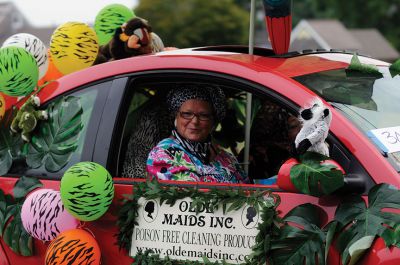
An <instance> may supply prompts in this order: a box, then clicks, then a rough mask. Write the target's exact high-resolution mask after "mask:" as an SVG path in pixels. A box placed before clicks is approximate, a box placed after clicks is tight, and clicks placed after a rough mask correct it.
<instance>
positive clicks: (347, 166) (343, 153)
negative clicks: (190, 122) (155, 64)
mask: <svg viewBox="0 0 400 265" xmlns="http://www.w3.org/2000/svg"><path fill="white" fill-rule="evenodd" d="M154 80H158V81H159V80H162V81H163V82H176V80H179V82H202V81H204V82H208V83H213V84H219V85H224V86H232V87H235V88H237V89H239V90H242V91H244V92H250V93H252V94H253V95H257V96H259V97H268V98H269V99H271V100H272V101H274V102H277V103H278V104H280V105H281V106H282V107H285V108H286V109H287V110H288V111H289V112H292V113H298V110H299V109H300V106H298V105H297V104H296V103H295V102H292V101H291V100H290V99H288V98H286V97H285V96H284V95H282V94H279V93H278V92H276V91H275V90H274V89H273V88H271V87H266V86H263V85H261V84H258V83H255V82H252V81H249V80H246V79H244V78H239V77H236V76H231V75H227V74H220V73H214V72H207V71H199V70H188V69H184V70H179V69H170V70H151V71H144V72H140V73H135V74H133V75H130V76H129V80H128V81H127V82H125V87H124V91H123V92H122V91H118V93H121V94H120V98H121V101H119V106H120V107H119V110H118V111H117V112H116V113H115V116H113V117H109V118H107V119H108V120H112V119H114V120H115V122H114V123H113V125H114V126H113V128H114V129H113V132H112V135H113V136H114V137H113V138H112V139H111V138H110V144H109V153H108V154H104V157H103V158H102V159H103V161H107V162H106V163H107V168H108V169H109V170H110V172H111V174H112V175H113V176H114V177H116V178H118V179H117V180H116V183H118V182H119V181H121V183H126V181H124V180H131V179H129V178H121V176H117V172H118V173H119V172H121V171H122V170H121V169H119V168H118V165H121V163H120V161H119V159H121V157H123V156H124V154H120V150H121V144H122V133H123V130H124V123H125V120H126V118H127V116H126V115H127V109H128V108H129V103H130V101H131V98H132V96H133V93H134V92H135V86H136V85H137V84H138V83H144V82H154ZM115 104H117V103H116V102H115ZM105 113H106V115H110V113H108V112H107V111H106V112H105ZM327 141H328V142H329V143H331V144H332V145H333V146H334V148H335V149H334V153H333V155H332V159H334V160H337V161H338V162H339V163H340V164H341V165H342V164H343V168H344V170H345V171H346V173H348V174H349V176H350V178H353V179H355V181H358V182H359V181H361V182H363V183H364V184H365V188H364V189H361V188H359V190H357V192H366V191H368V190H369V188H370V187H372V186H373V185H374V180H373V178H372V177H371V176H370V175H369V173H368V172H367V171H366V169H365V168H364V167H363V166H362V165H361V163H360V162H359V161H358V160H357V158H356V157H355V156H354V155H353V154H351V152H350V151H349V150H348V149H347V148H346V147H345V146H344V145H343V144H342V143H341V142H340V140H339V139H337V138H336V137H335V135H334V134H333V133H332V131H329V135H328V138H327ZM105 156H107V158H106V157H105ZM118 170H119V171H118ZM132 180H134V179H132ZM351 181H352V179H350V181H349V183H350V182H351ZM128 182H129V181H128ZM266 187H268V186H267V185H266ZM349 188H350V191H351V186H349ZM343 190H345V191H346V192H347V191H348V189H346V186H345V187H344V188H343Z"/></svg>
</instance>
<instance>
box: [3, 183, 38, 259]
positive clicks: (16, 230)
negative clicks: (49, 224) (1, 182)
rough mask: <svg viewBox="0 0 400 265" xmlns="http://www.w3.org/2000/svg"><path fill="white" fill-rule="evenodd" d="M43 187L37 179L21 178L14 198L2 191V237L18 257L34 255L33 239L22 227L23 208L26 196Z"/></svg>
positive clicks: (16, 184)
mask: <svg viewBox="0 0 400 265" xmlns="http://www.w3.org/2000/svg"><path fill="white" fill-rule="evenodd" d="M41 186H42V183H41V182H40V181H39V180H38V179H36V178H28V177H21V178H20V179H19V180H18V181H17V182H16V183H15V186H14V188H13V193H14V197H13V196H11V195H10V194H4V191H3V190H1V189H0V236H1V237H2V238H3V240H4V242H5V243H6V244H7V245H8V246H9V247H10V248H11V250H12V251H14V252H15V253H16V254H18V255H22V256H32V255H33V246H32V241H33V238H32V236H31V235H30V234H28V232H26V230H25V229H24V227H23V225H22V220H21V208H22V204H23V202H24V200H25V196H26V195H27V194H28V193H29V192H30V191H32V190H34V189H36V188H38V187H41Z"/></svg>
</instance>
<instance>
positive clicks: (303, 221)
mask: <svg viewBox="0 0 400 265" xmlns="http://www.w3.org/2000/svg"><path fill="white" fill-rule="evenodd" d="M320 212H321V209H320V208H319V207H318V206H316V205H313V204H302V205H299V206H297V207H296V208H293V209H292V210H291V211H290V212H289V213H288V214H286V216H285V217H284V218H283V221H284V222H285V225H284V226H283V227H282V228H281V229H280V231H279V233H278V235H277V237H276V238H274V239H272V242H271V254H272V260H273V264H282V265H285V264H303V263H304V264H319V265H323V264H325V248H324V244H325V241H326V234H325V232H324V231H323V230H322V228H321V225H322V224H321V218H320ZM293 224H296V225H293Z"/></svg>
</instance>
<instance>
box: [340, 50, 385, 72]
mask: <svg viewBox="0 0 400 265" xmlns="http://www.w3.org/2000/svg"><path fill="white" fill-rule="evenodd" d="M358 72H361V73H367V74H371V75H376V76H379V77H383V75H382V73H381V72H379V69H378V67H376V66H375V65H373V64H364V63H361V62H360V59H358V56H357V55H356V54H354V55H353V57H352V58H351V61H350V65H349V66H348V67H347V69H346V74H347V75H355V74H357V73H358Z"/></svg>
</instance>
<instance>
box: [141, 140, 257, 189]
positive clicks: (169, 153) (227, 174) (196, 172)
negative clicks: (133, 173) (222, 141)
mask: <svg viewBox="0 0 400 265" xmlns="http://www.w3.org/2000/svg"><path fill="white" fill-rule="evenodd" d="M147 172H148V173H149V174H150V175H151V176H154V177H157V178H158V179H161V180H181V181H204V182H228V183H248V182H249V180H248V178H247V176H246V174H245V173H244V171H243V170H242V169H241V168H240V165H239V164H238V161H237V160H236V158H235V157H234V156H233V155H232V154H230V153H228V152H226V151H224V150H222V149H217V156H216V157H215V159H214V160H213V161H211V162H210V164H204V163H202V162H201V161H200V160H199V159H198V158H197V157H196V156H194V155H193V154H191V153H190V152H188V151H187V150H185V149H184V148H183V147H182V146H181V145H179V143H178V142H176V141H175V140H174V139H172V138H166V139H164V140H162V141H161V142H160V143H158V145H157V146H156V147H154V148H153V149H152V150H151V152H150V154H149V157H148V159H147Z"/></svg>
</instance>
